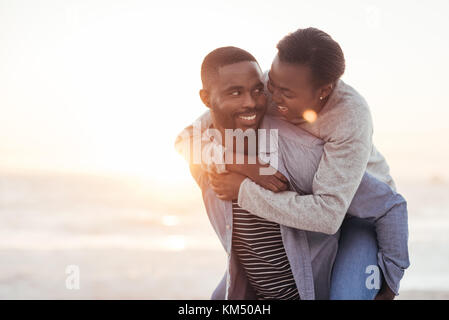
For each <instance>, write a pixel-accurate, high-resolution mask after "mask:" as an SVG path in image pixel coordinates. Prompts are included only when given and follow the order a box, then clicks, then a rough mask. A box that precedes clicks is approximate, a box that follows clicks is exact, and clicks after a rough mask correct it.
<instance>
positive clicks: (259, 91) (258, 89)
mask: <svg viewBox="0 0 449 320" xmlns="http://www.w3.org/2000/svg"><path fill="white" fill-rule="evenodd" d="M254 92H255V93H257V94H259V93H262V92H263V89H262V88H257V89H256V90H254Z"/></svg>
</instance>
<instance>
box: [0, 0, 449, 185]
mask: <svg viewBox="0 0 449 320" xmlns="http://www.w3.org/2000/svg"><path fill="white" fill-rule="evenodd" d="M362 2H363V3H362ZM448 12H449V2H448V1H447V0H441V1H319V2H316V1H279V0H277V1H242V0H232V1H211V0H208V1H158V2H156V1H130V0H126V1H125V0H123V1H111V0H104V1H102V0H86V1H75V0H73V1H69V0H53V1H49V0H42V1H33V0H27V1H20V0H14V1H13V0H11V1H7V0H0V169H1V168H35V169H46V170H58V171H60V170H64V171H65V170H76V171H94V172H115V173H124V174H133V175H138V176H144V177H148V178H152V179H158V180H159V181H167V182H170V183H178V182H181V181H184V180H185V179H190V177H189V174H188V172H187V170H186V166H185V164H184V163H183V161H182V160H181V158H180V157H179V156H178V155H177V154H176V152H175V151H174V149H173V141H174V139H175V137H176V134H177V133H178V132H179V131H180V130H181V129H182V128H183V127H184V126H185V125H187V124H188V123H190V122H191V121H192V120H193V119H194V118H196V117H197V116H198V115H199V114H201V113H202V112H203V111H204V110H205V107H203V106H202V104H201V102H200V100H199V98H198V90H199V89H200V65H201V61H202V59H203V57H204V56H205V55H206V54H207V53H208V52H209V51H210V50H212V49H214V48H216V47H219V46H224V45H234V46H239V47H242V48H244V49H246V50H248V51H250V52H251V53H253V54H254V55H255V56H256V58H257V59H258V60H259V62H260V64H261V66H262V67H263V68H265V69H267V68H269V66H270V64H271V60H272V58H273V57H274V55H275V53H276V49H275V45H276V43H277V42H278V41H279V40H280V39H281V38H282V37H283V36H284V35H286V34H287V33H288V32H291V31H294V30H295V29H297V28H299V27H308V26H314V27H318V28H320V29H323V30H324V31H326V32H328V33H329V34H331V35H332V36H333V38H334V39H335V40H337V41H338V42H339V43H340V45H341V46H342V48H343V51H344V52H345V55H346V59H347V71H346V74H345V75H344V80H345V81H346V82H347V83H349V84H350V85H352V86H353V87H355V88H356V89H357V90H359V92H361V93H362V94H363V95H364V96H365V98H366V99H367V101H368V103H369V104H370V106H371V109H372V113H373V117H374V125H375V139H376V140H375V142H376V145H377V146H378V148H379V149H380V150H381V151H382V152H383V153H384V154H385V155H386V157H387V159H388V160H389V162H390V165H391V166H392V170H393V173H395V174H398V175H402V176H414V175H419V174H422V175H441V176H447V177H449V174H448V169H447V163H448V162H449V150H448V145H449V144H448V143H447V138H448V136H449V125H448V123H447V121H448V116H449V111H448V107H449V103H448V97H447V84H448V81H447V79H448V75H449V62H448V60H447V57H449V38H448V36H447V32H448V31H449V22H448V21H449V20H448V19H447V13H448Z"/></svg>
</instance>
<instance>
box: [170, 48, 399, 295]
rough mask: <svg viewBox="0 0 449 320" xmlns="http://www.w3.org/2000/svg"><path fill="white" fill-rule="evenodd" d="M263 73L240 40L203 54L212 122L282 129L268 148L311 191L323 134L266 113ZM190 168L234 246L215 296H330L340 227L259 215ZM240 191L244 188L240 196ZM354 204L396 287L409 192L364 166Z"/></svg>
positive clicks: (226, 241)
mask: <svg viewBox="0 0 449 320" xmlns="http://www.w3.org/2000/svg"><path fill="white" fill-rule="evenodd" d="M262 77H263V75H262V72H261V70H260V67H259V65H258V64H257V62H256V60H255V59H254V57H253V56H252V55H250V54H249V53H247V52H246V51H243V50H241V49H238V48H233V47H227V48H219V49H217V50H214V51H213V52H211V53H210V54H209V55H208V56H207V57H206V58H205V60H204V62H203V66H202V80H203V90H201V91H200V95H201V98H202V100H203V102H204V103H205V105H206V106H208V107H209V108H210V109H211V117H212V122H213V127H214V129H216V130H218V132H220V133H221V134H222V136H225V134H224V133H225V129H234V130H235V129H241V130H242V131H247V130H249V129H271V128H276V129H278V130H279V144H278V146H277V147H278V150H265V151H266V153H267V154H269V153H274V152H275V151H276V152H277V154H278V159H277V160H278V169H279V171H280V172H281V173H283V175H284V176H285V177H287V179H288V180H289V184H290V185H291V187H292V188H293V190H294V191H296V192H298V193H300V192H304V191H309V192H310V190H311V183H312V180H313V175H314V173H315V171H316V169H317V165H318V163H319V160H320V158H321V155H322V142H321V141H320V140H319V139H317V138H315V137H313V136H311V135H310V134H307V133H306V132H305V131H303V130H300V129H298V128H296V127H295V126H290V125H289V124H287V123H285V122H283V121H280V120H276V119H273V118H271V117H268V116H266V117H265V118H264V114H265V111H266V97H265V95H264V94H263V86H264V84H263V81H262ZM298 136H299V137H300V138H301V139H300V143H298V142H297V141H299V140H298V139H297V138H298ZM184 137H185V136H184ZM186 141H187V143H188V144H190V137H188V138H187V140H186V139H182V138H181V139H180V140H178V142H177V145H178V147H181V148H182V147H183V146H185V144H186ZM188 147H190V145H189V146H188ZM246 149H248V146H246ZM246 151H247V150H246ZM298 164H300V166H298ZM191 171H192V174H193V176H194V177H195V179H196V181H197V182H198V184H199V185H200V187H201V189H202V191H203V199H204V203H205V206H206V210H207V213H208V216H209V219H210V221H211V223H212V225H213V227H214V229H215V231H216V232H217V234H218V236H219V237H220V240H221V242H222V244H223V246H224V248H225V250H226V251H227V253H228V268H227V272H226V275H225V277H224V279H226V288H223V286H222V285H223V282H222V283H221V284H220V285H219V287H218V288H217V290H216V291H215V293H214V295H213V298H227V299H256V298H259V299H297V298H301V299H314V298H316V299H327V298H329V290H330V286H331V272H332V267H333V262H334V261H335V257H336V254H337V249H338V238H339V231H338V232H336V233H334V234H324V233H318V232H307V231H304V230H300V229H297V228H293V227H291V226H288V225H284V224H283V222H284V221H286V220H285V219H284V220H283V217H282V216H281V217H275V218H274V219H273V220H277V221H268V220H263V219H261V218H259V219H257V217H255V216H253V215H251V213H249V212H246V211H245V210H242V209H241V208H239V206H238V204H237V203H236V202H234V204H232V203H231V202H230V201H222V200H220V199H219V198H218V197H217V195H216V194H215V193H214V191H213V189H214V186H213V185H211V179H209V176H208V174H207V173H206V172H205V171H204V170H202V169H201V166H198V165H192V166H191ZM212 180H213V179H212ZM241 182H242V181H240V183H241ZM215 187H216V186H215ZM237 190H238V189H237ZM237 198H238V191H237V194H235V196H234V199H237ZM350 209H351V210H350V212H351V214H352V215H354V216H357V217H361V218H366V219H369V220H371V221H374V222H375V223H376V231H377V232H378V240H379V245H380V253H379V254H380V259H379V260H380V261H381V263H379V264H380V267H381V269H382V271H383V273H384V275H385V276H386V278H387V279H388V282H389V285H391V286H392V287H395V289H396V291H397V287H398V282H399V280H400V277H401V276H402V273H401V272H403V269H405V268H406V267H407V266H408V254H407V232H406V230H407V215H406V214H407V211H406V203H405V200H404V199H403V198H402V197H401V196H400V195H398V194H396V193H395V192H394V191H393V190H392V189H391V188H390V187H389V186H388V185H386V184H384V183H382V182H380V181H378V180H376V179H375V178H373V177H372V176H370V175H369V174H365V176H364V178H363V180H362V183H361V185H360V187H359V190H358V191H357V193H356V195H355V197H354V199H353V202H352V204H351V208H350ZM255 228H259V231H260V230H262V233H263V234H265V235H267V236H266V237H264V236H260V234H261V232H255ZM396 231H398V232H396ZM389 242H392V243H393V245H391V244H389ZM273 255H274V256H275V258H276V259H275V260H273V259H272V256H273ZM397 273H399V274H400V276H397V275H396V274H397ZM398 278H399V279H398ZM222 289H224V296H222V295H221V294H223V293H222V292H221V290H222Z"/></svg>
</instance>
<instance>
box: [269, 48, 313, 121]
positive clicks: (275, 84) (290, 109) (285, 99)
mask: <svg viewBox="0 0 449 320" xmlns="http://www.w3.org/2000/svg"><path fill="white" fill-rule="evenodd" d="M268 76H269V79H268V84H267V87H268V90H269V91H270V93H271V94H272V97H273V102H274V103H275V104H276V106H277V110H278V112H279V113H280V114H281V115H282V116H284V117H285V118H286V119H287V120H288V121H291V122H293V123H294V122H297V121H298V120H299V121H301V120H302V119H303V115H304V112H306V111H308V110H313V111H316V109H317V105H319V101H320V100H319V90H316V89H315V88H314V86H313V84H312V74H311V70H310V67H308V66H306V65H301V64H291V63H285V62H282V61H280V60H279V57H278V56H277V55H276V58H275V59H274V60H273V63H272V65H271V70H270V72H269V73H268Z"/></svg>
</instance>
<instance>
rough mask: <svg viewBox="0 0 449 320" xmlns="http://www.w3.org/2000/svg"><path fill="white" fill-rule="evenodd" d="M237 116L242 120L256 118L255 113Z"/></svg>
mask: <svg viewBox="0 0 449 320" xmlns="http://www.w3.org/2000/svg"><path fill="white" fill-rule="evenodd" d="M239 118H240V119H243V120H254V119H256V115H255V114H253V115H252V116H242V115H240V116H239Z"/></svg>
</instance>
